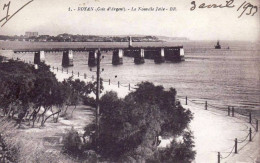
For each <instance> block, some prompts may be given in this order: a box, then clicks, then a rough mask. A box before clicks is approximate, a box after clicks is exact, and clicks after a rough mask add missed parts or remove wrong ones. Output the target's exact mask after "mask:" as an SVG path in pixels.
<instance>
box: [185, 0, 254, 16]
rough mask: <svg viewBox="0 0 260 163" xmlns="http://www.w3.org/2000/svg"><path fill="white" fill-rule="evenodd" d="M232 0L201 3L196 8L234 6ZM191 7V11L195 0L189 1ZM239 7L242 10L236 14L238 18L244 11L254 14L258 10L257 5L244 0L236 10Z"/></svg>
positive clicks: (193, 8)
mask: <svg viewBox="0 0 260 163" xmlns="http://www.w3.org/2000/svg"><path fill="white" fill-rule="evenodd" d="M233 3H234V0H228V1H226V3H225V4H205V3H201V4H200V5H199V6H198V8H199V9H205V8H208V9H210V8H234V7H235V5H234V4H233ZM191 5H192V7H191V8H190V10H191V11H193V10H195V9H196V8H197V4H196V2H195V1H192V2H191ZM240 9H241V10H242V12H241V14H240V15H239V16H238V18H240V17H242V16H243V14H245V13H246V15H251V16H254V15H255V14H256V13H257V11H258V7H257V6H255V5H252V4H251V3H249V2H247V1H244V3H242V4H241V5H240V6H239V7H238V9H237V11H240Z"/></svg>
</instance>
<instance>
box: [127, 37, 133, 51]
mask: <svg viewBox="0 0 260 163" xmlns="http://www.w3.org/2000/svg"><path fill="white" fill-rule="evenodd" d="M128 41H129V42H128V47H129V48H131V47H133V43H132V37H131V36H129V40H128Z"/></svg>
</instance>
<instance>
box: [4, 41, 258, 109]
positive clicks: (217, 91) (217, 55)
mask: <svg viewBox="0 0 260 163" xmlns="http://www.w3.org/2000/svg"><path fill="white" fill-rule="evenodd" d="M0 44H1V42H0ZM5 44H6V43H5ZM103 44H106V43H86V46H88V45H89V46H97V47H98V45H100V46H102V45H103ZM110 44H111V43H110ZM160 44H163V45H166V44H167V45H183V46H184V49H185V59H186V60H185V61H184V62H181V63H162V64H155V63H154V61H153V60H148V59H146V60H145V64H142V65H135V64H134V61H133V58H128V57H124V58H123V62H124V63H123V65H118V66H113V65H112V53H110V52H108V53H104V54H103V55H104V56H105V58H104V59H103V60H102V62H101V67H102V68H104V72H102V74H101V77H102V78H104V79H106V80H108V79H111V82H112V83H114V84H117V82H118V81H120V83H121V84H123V85H128V84H129V83H131V85H134V84H137V83H139V82H141V81H150V82H154V83H155V84H160V85H163V86H165V87H166V88H169V87H174V88H176V89H177V92H178V94H179V95H181V96H188V97H190V98H197V99H203V100H207V101H209V102H211V103H214V104H218V105H234V106H240V107H241V108H253V109H260V108H259V106H260V82H259V81H260V80H259V78H260V48H259V43H258V44H257V43H250V42H230V41H229V42H221V44H222V47H223V48H222V49H220V50H216V49H214V48H213V47H214V44H215V42H205V41H204V42H202V41H201V42H192V41H189V42H182V43H181V42H178V43H135V45H138V46H140V45H145V46H153V45H160ZM120 45H127V43H121V44H120ZM0 47H1V46H0ZM228 47H229V49H228ZM1 54H3V55H6V56H8V57H20V58H21V59H23V60H27V61H28V60H30V61H33V54H32V53H31V54H30V53H27V54H13V53H12V52H10V51H1ZM45 55H46V56H45V57H46V63H47V64H50V65H52V66H55V67H57V66H58V67H60V68H61V60H62V53H46V54H45ZM87 60H88V53H82V52H81V53H74V67H70V68H69V71H72V70H73V71H74V72H76V73H77V72H80V74H83V73H86V74H87V75H90V76H92V75H95V73H94V72H90V70H89V69H90V68H89V67H88V65H87ZM115 76H117V78H115Z"/></svg>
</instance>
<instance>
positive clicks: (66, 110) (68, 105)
mask: <svg viewBox="0 0 260 163" xmlns="http://www.w3.org/2000/svg"><path fill="white" fill-rule="evenodd" d="M68 107H69V105H67V106H66V109H65V112H64V114H66V113H67V110H68Z"/></svg>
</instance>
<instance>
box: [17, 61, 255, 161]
mask: <svg viewBox="0 0 260 163" xmlns="http://www.w3.org/2000/svg"><path fill="white" fill-rule="evenodd" d="M22 61H24V62H25V63H28V64H33V62H31V61H25V60H22ZM50 69H51V71H53V72H55V71H57V72H61V73H63V74H68V76H73V77H74V78H78V79H81V80H84V81H96V77H95V75H89V74H86V73H80V72H74V71H73V70H70V71H69V69H68V68H63V67H54V66H51V67H50ZM102 81H103V82H105V83H108V85H114V86H117V87H118V88H120V87H124V88H127V89H128V91H131V90H135V89H137V88H136V85H134V84H132V85H131V84H130V83H128V84H125V83H121V82H120V81H118V80H111V79H103V80H102ZM177 98H178V99H182V100H183V101H184V103H183V105H189V104H190V103H191V104H192V105H196V106H198V107H199V108H204V110H205V111H209V112H211V113H212V114H217V115H220V116H226V117H230V118H236V119H239V120H241V121H243V122H244V123H248V124H249V125H250V126H251V127H250V128H249V129H248V130H247V131H245V132H246V133H247V134H246V135H245V136H244V137H243V138H239V139H238V138H232V139H233V140H234V142H233V145H232V144H230V147H229V148H227V149H225V150H222V151H217V152H216V156H217V160H218V163H220V162H221V160H224V159H227V158H228V157H230V156H231V155H232V154H233V155H234V154H238V153H239V151H241V150H242V149H243V148H244V147H245V146H246V145H247V144H248V143H251V142H252V141H253V140H254V137H255V136H256V134H257V133H258V129H259V127H258V119H257V118H256V117H254V115H253V114H252V112H253V110H249V109H243V108H241V107H238V106H233V105H222V106H219V105H216V104H211V103H210V102H209V101H207V100H203V99H193V98H189V97H187V96H177Z"/></svg>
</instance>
